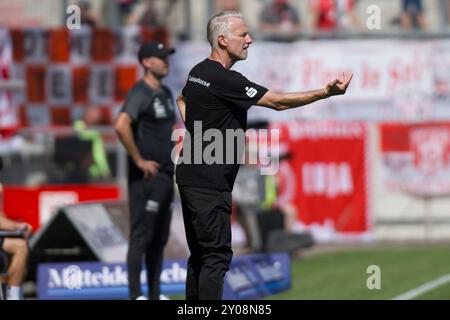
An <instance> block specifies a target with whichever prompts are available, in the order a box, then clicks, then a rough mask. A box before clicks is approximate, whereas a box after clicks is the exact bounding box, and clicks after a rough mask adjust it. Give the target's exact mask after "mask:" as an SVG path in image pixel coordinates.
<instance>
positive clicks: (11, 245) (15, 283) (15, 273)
mask: <svg viewBox="0 0 450 320" xmlns="http://www.w3.org/2000/svg"><path fill="white" fill-rule="evenodd" d="M0 230H9V231H14V230H24V236H25V239H21V238H5V239H4V240H3V243H1V241H0V250H2V251H4V252H5V253H6V254H8V255H9V256H10V257H11V258H10V263H9V266H8V273H7V279H6V280H4V279H2V280H4V281H6V282H7V284H8V290H7V296H6V298H7V300H22V299H23V293H22V284H23V281H24V279H25V275H26V271H27V262H28V253H29V249H28V241H27V238H28V237H29V236H30V235H31V231H32V227H31V225H30V224H28V223H25V222H16V221H14V220H11V219H8V218H7V217H6V216H5V215H4V213H3V212H1V211H0Z"/></svg>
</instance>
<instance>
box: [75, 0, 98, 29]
mask: <svg viewBox="0 0 450 320" xmlns="http://www.w3.org/2000/svg"><path fill="white" fill-rule="evenodd" d="M78 6H79V7H80V14H81V25H84V26H89V27H91V28H95V27H96V26H97V25H98V18H97V16H96V15H95V14H94V13H93V12H92V8H91V4H90V2H89V1H87V0H80V1H79V2H78Z"/></svg>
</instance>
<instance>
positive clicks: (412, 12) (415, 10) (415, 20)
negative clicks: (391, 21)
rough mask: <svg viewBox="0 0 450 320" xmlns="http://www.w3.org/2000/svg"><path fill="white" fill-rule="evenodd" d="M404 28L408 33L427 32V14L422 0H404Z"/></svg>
mask: <svg viewBox="0 0 450 320" xmlns="http://www.w3.org/2000/svg"><path fill="white" fill-rule="evenodd" d="M400 18H401V23H402V27H403V29H404V30H406V31H411V30H413V29H416V30H417V29H418V30H422V31H423V30H425V29H426V22H425V13H424V9H423V3H422V0H402V13H401V17H400Z"/></svg>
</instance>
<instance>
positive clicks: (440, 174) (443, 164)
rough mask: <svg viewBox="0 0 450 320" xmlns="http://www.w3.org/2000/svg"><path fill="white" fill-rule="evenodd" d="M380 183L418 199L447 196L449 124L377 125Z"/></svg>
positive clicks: (388, 188) (449, 153)
mask: <svg viewBox="0 0 450 320" xmlns="http://www.w3.org/2000/svg"><path fill="white" fill-rule="evenodd" d="M380 133H381V154H382V174H383V184H384V186H385V187H386V189H387V190H391V191H403V192H408V193H412V194H415V195H419V196H430V195H447V194H450V123H449V122H446V123H442V122H441V123H439V122H434V123H423V124H415V125H408V124H399V123H394V124H392V123H390V124H382V125H380Z"/></svg>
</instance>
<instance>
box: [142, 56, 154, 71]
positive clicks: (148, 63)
mask: <svg viewBox="0 0 450 320" xmlns="http://www.w3.org/2000/svg"><path fill="white" fill-rule="evenodd" d="M142 65H143V66H144V67H145V68H147V69H150V67H151V65H152V60H151V58H144V59H142Z"/></svg>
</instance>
